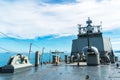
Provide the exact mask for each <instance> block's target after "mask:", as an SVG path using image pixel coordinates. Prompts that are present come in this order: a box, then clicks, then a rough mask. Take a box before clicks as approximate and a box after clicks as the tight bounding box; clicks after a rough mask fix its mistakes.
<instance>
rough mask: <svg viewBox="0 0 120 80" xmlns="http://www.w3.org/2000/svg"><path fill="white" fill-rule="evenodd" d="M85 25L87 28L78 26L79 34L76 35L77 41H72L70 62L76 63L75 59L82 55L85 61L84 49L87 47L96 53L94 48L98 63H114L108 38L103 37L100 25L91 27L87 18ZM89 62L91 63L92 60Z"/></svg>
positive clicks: (90, 21) (85, 53)
mask: <svg viewBox="0 0 120 80" xmlns="http://www.w3.org/2000/svg"><path fill="white" fill-rule="evenodd" d="M86 24H87V26H85V27H82V26H81V25H79V24H78V26H79V31H78V32H79V33H78V35H77V39H74V40H73V41H72V50H71V57H72V60H73V61H77V60H76V59H77V58H76V57H77V56H78V55H83V54H84V56H85V58H86V59H87V57H86V56H87V52H86V51H85V48H86V47H87V46H88V48H90V47H94V49H93V50H94V51H96V50H95V48H96V49H97V50H98V52H97V53H98V55H99V56H98V57H99V61H100V63H107V64H108V63H115V55H114V53H113V49H112V45H111V42H110V38H109V37H103V35H102V34H103V33H102V27H101V25H96V26H93V25H92V20H90V18H88V20H87V21H86ZM86 59H85V60H86ZM93 59H94V58H93ZM90 60H91V61H92V58H91V59H90ZM93 61H94V60H93Z"/></svg>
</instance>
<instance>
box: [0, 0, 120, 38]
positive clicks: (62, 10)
mask: <svg viewBox="0 0 120 80" xmlns="http://www.w3.org/2000/svg"><path fill="white" fill-rule="evenodd" d="M79 1H81V2H79ZM119 8H120V1H119V0H102V1H101V2H96V1H95V0H92V1H89V0H78V3H74V4H47V3H42V2H39V3H38V2H37V1H36V0H35V1H34V0H18V1H17V0H16V1H14V2H5V1H0V32H3V33H5V34H8V33H9V34H10V35H11V34H14V35H17V36H20V37H21V38H34V37H36V36H45V35H50V34H55V35H60V36H62V35H63V36H64V35H66V34H67V35H68V34H69V35H76V34H77V24H78V23H80V24H84V25H85V21H86V19H87V17H91V18H92V19H93V22H94V23H95V24H99V22H100V21H102V22H103V29H104V30H109V29H112V28H116V27H119V26H120V23H119V21H120V15H119V14H120V10H119ZM14 35H11V36H14ZM14 37H16V36H14Z"/></svg>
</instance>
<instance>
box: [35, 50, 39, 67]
mask: <svg viewBox="0 0 120 80" xmlns="http://www.w3.org/2000/svg"><path fill="white" fill-rule="evenodd" d="M39 59H40V54H39V51H36V53H35V67H37V66H38V65H39Z"/></svg>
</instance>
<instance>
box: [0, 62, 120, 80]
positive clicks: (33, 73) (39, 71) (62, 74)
mask: <svg viewBox="0 0 120 80" xmlns="http://www.w3.org/2000/svg"><path fill="white" fill-rule="evenodd" d="M86 75H89V78H90V80H120V69H119V68H116V65H115V64H111V65H99V66H79V67H78V66H77V65H76V63H73V64H65V63H60V64H59V65H57V66H55V65H53V64H46V65H44V64H43V65H42V66H39V67H31V68H29V69H28V70H25V71H22V72H19V73H16V74H14V73H11V74H1V73H0V80H85V78H86Z"/></svg>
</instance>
